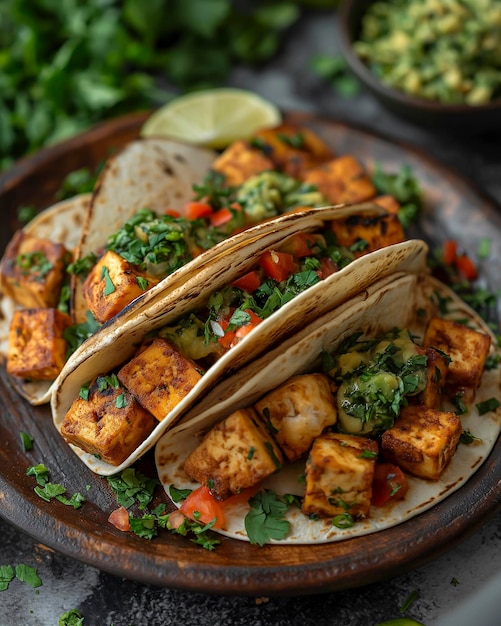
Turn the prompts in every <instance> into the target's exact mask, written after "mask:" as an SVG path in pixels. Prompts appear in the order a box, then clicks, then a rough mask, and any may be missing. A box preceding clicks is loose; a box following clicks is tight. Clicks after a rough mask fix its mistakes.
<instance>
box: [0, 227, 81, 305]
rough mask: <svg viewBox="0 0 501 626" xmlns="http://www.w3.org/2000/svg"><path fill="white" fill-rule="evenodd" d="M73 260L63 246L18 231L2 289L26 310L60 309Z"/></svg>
mask: <svg viewBox="0 0 501 626" xmlns="http://www.w3.org/2000/svg"><path fill="white" fill-rule="evenodd" d="M70 260H71V254H70V252H68V250H67V249H66V248H65V247H64V246H63V245H62V244H60V243H54V242H53V241H50V240H49V239H42V238H39V237H34V236H32V235H28V234H26V233H24V231H22V230H18V231H17V232H16V233H15V234H14V236H13V238H12V239H11V241H10V243H9V244H8V246H7V248H6V250H5V254H4V256H3V258H2V263H1V266H0V276H1V284H2V288H3V290H4V292H5V293H6V294H7V295H8V296H10V297H11V298H12V299H13V300H15V301H16V302H17V303H18V304H20V305H21V306H23V307H26V308H33V309H34V308H42V307H47V308H51V307H56V306H57V303H58V300H59V295H60V291H61V285H62V282H63V279H64V275H65V269H66V266H67V264H68V262H69V261H70Z"/></svg>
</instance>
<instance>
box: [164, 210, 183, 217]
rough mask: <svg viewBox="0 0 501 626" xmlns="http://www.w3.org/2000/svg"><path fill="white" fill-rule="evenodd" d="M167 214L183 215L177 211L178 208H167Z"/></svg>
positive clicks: (173, 215) (172, 215)
mask: <svg viewBox="0 0 501 626" xmlns="http://www.w3.org/2000/svg"><path fill="white" fill-rule="evenodd" d="M164 213H165V215H170V216H171V217H181V213H180V212H179V211H176V209H165V211H164Z"/></svg>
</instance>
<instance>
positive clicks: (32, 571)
mask: <svg viewBox="0 0 501 626" xmlns="http://www.w3.org/2000/svg"><path fill="white" fill-rule="evenodd" d="M16 578H17V579H18V580H20V581H21V582H23V583H27V584H28V585H30V587H33V588H34V589H36V588H37V587H40V586H41V585H42V581H41V580H40V578H39V577H38V574H37V570H36V568H35V567H31V566H30V565H24V564H20V565H16Z"/></svg>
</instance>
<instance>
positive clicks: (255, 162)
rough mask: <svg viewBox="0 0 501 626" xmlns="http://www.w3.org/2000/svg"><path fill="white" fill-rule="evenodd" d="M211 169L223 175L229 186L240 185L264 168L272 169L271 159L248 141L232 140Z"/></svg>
mask: <svg viewBox="0 0 501 626" xmlns="http://www.w3.org/2000/svg"><path fill="white" fill-rule="evenodd" d="M212 169H213V170H215V171H216V172H220V173H221V174H224V176H225V182H226V184H227V185H230V186H240V185H242V184H243V183H244V182H245V181H246V180H247V179H248V178H251V177H252V176H256V174H260V173H261V172H265V171H266V170H272V169H274V165H273V161H271V159H269V158H268V157H267V156H266V155H265V154H263V153H262V152H261V150H259V149H258V148H254V147H253V146H252V145H251V144H250V143H249V142H248V141H244V140H238V141H234V142H233V143H232V144H231V145H230V146H228V148H226V150H225V151H224V152H223V153H222V154H221V155H220V156H219V157H218V158H217V159H216V160H215V161H214V163H213V164H212Z"/></svg>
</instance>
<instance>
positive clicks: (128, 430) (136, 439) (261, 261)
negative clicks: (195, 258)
mask: <svg viewBox="0 0 501 626" xmlns="http://www.w3.org/2000/svg"><path fill="white" fill-rule="evenodd" d="M374 209H376V210H377V209H378V207H375V206H374V205H372V204H366V205H354V206H348V207H333V208H321V209H309V210H307V211H306V212H304V213H301V212H297V213H292V214H289V215H284V216H281V217H279V218H276V220H275V221H273V222H269V224H273V223H274V224H275V225H280V227H279V228H277V227H274V228H272V229H270V230H269V232H267V233H266V234H261V236H260V237H257V238H255V239H253V240H252V241H249V239H246V240H245V245H243V246H242V247H241V249H239V250H234V251H233V253H232V256H231V263H229V262H228V257H227V255H220V256H218V257H217V258H216V259H213V261H212V263H211V264H210V265H208V266H207V267H206V268H205V269H204V270H203V271H201V272H199V274H198V275H197V276H196V277H195V278H193V279H192V280H188V281H187V282H185V283H184V284H183V285H182V286H180V287H179V288H177V289H174V290H173V291H171V292H169V293H168V294H166V296H165V297H164V298H158V299H157V300H154V301H153V302H152V303H151V304H150V306H149V307H147V308H146V307H145V308H144V310H143V311H142V312H140V313H139V314H136V315H135V316H134V317H133V318H131V319H129V320H126V321H125V322H124V323H122V324H121V325H120V326H117V327H116V328H114V331H113V332H108V333H100V334H99V335H96V336H95V337H94V338H93V339H92V338H91V339H90V340H88V341H87V343H86V344H85V345H83V346H82V347H81V349H79V350H78V351H77V352H76V353H75V354H74V355H73V357H72V359H71V360H70V361H69V362H68V363H67V364H66V366H65V368H64V369H63V371H62V373H61V375H60V376H59V377H58V380H57V381H56V385H55V389H54V393H53V397H52V405H51V406H52V412H53V417H54V423H55V425H56V427H57V428H58V430H59V431H60V432H61V434H62V435H63V437H64V438H65V439H66V441H68V443H70V444H71V445H72V447H73V449H74V450H75V452H76V453H77V454H78V455H79V456H80V458H82V460H83V461H84V462H85V463H86V464H87V465H88V466H89V467H90V468H91V469H93V470H94V471H96V472H97V473H100V474H112V473H116V472H118V471H120V470H121V469H122V468H124V467H127V466H128V465H130V464H131V463H133V462H134V461H135V460H136V459H137V458H139V456H141V455H142V454H144V453H145V452H146V451H147V450H148V449H149V448H151V447H152V446H153V445H154V443H155V441H156V440H157V439H158V438H159V436H160V435H161V434H162V433H163V432H164V431H165V430H166V429H167V428H169V427H170V426H171V425H172V424H173V423H174V422H175V421H176V420H177V419H178V418H179V416H180V415H181V414H182V413H183V412H184V411H186V410H187V409H188V408H189V407H190V406H191V405H192V404H193V403H194V402H195V401H196V400H198V399H200V398H201V396H202V394H204V393H206V392H207V391H209V390H210V389H211V388H212V387H213V386H214V384H215V383H216V382H217V381H218V380H221V379H222V378H223V376H226V375H228V374H229V373H230V372H231V371H235V370H237V369H238V368H239V367H241V366H242V365H244V364H245V363H247V362H249V361H251V360H252V359H254V358H256V357H257V356H258V355H259V354H261V353H262V352H264V351H265V350H268V349H270V347H271V346H272V345H273V344H274V343H276V342H278V341H281V340H282V339H283V338H284V337H286V336H288V335H289V334H290V333H293V332H295V331H296V330H297V329H298V328H300V327H301V326H303V325H305V324H307V323H309V322H310V321H311V320H312V319H314V318H315V317H317V316H318V315H321V314H323V313H324V312H326V311H327V310H329V309H330V308H332V307H333V306H336V305H337V304H339V303H342V302H344V301H345V300H346V299H349V298H351V297H352V296H353V295H355V294H356V293H358V292H359V291H360V290H363V289H365V287H366V286H367V285H369V284H370V283H372V282H373V281H374V280H377V279H379V278H380V277H381V276H386V275H389V274H392V273H394V272H396V271H399V270H402V271H404V270H405V271H410V272H412V271H423V269H424V267H425V265H426V254H427V246H426V244H425V243H424V242H422V241H418V240H411V241H407V242H402V243H398V244H393V245H388V246H386V247H383V248H379V249H377V250H375V251H374V252H369V253H367V254H365V255H363V256H362V257H361V258H354V257H351V258H350V259H348V263H347V264H344V266H341V265H340V267H339V268H336V269H337V271H335V272H334V273H331V272H330V271H326V272H325V273H324V268H325V267H326V266H327V265H330V264H332V263H333V261H332V258H333V257H332V256H329V255H336V254H337V253H338V252H339V247H334V248H330V247H329V246H327V245H326V244H325V239H324V238H325V237H326V233H329V232H330V233H331V234H332V230H331V228H333V226H332V224H336V223H337V222H338V221H339V222H341V223H343V222H344V220H346V219H350V218H351V219H353V218H354V217H355V216H358V219H359V220H360V219H361V220H363V221H367V220H369V221H373V220H374V219H375V218H374V216H373V211H374ZM364 214H365V215H366V217H365V218H363V215H364ZM371 215H372V217H370V216H371ZM249 232H252V231H249ZM308 238H310V241H313V242H314V244H315V245H312V248H311V249H309V251H308V253H307V254H306V255H305V256H302V255H304V254H305V252H304V251H303V252H301V253H300V254H299V256H298V257H296V258H295V257H294V255H293V254H291V253H290V252H286V251H285V250H288V249H291V248H289V246H292V247H294V246H297V245H299V244H301V245H304V243H305V239H306V240H308ZM319 243H321V245H318V244H319ZM315 248H318V250H315ZM315 254H317V255H318V257H317V258H315ZM326 255H327V256H326ZM283 258H286V259H292V260H293V263H294V267H293V268H289V270H288V271H289V274H291V276H290V277H289V276H288V277H284V276H283V275H281V274H273V272H276V271H277V266H278V267H279V268H280V270H281V269H282V259H283ZM294 259H295V260H294ZM322 259H324V261H322ZM274 260H276V261H277V263H276V264H274ZM346 261H347V259H344V260H343V263H345V262H346ZM270 266H271V270H270ZM265 268H266V269H265ZM315 268H317V269H315ZM259 271H261V280H262V278H263V275H264V274H265V272H270V271H271V274H270V273H268V274H267V275H266V280H263V283H262V289H261V296H263V295H264V294H266V302H264V301H263V300H262V299H261V300H259V297H258V295H257V292H255V291H254V292H253V289H252V288H251V287H249V286H248V282H247V281H249V277H251V278H252V276H253V275H254V274H256V273H258V272H259ZM298 276H299V278H298ZM242 280H243V281H244V284H242ZM239 285H240V286H239ZM235 299H237V300H238V302H239V303H240V304H238V305H235ZM252 300H254V301H257V300H259V307H260V312H261V316H260V319H259V320H258V321H257V320H256V315H257V314H256V309H255V308H254V309H253V306H252V304H251V301H252ZM277 301H278V305H277V304H276V303H277ZM271 302H275V304H274V305H273V306H272V305H271V304H270V303H271ZM265 310H266V311H265ZM263 311H265V312H263ZM204 316H205V317H204ZM249 331H251V332H249ZM159 377H160V379H159ZM82 395H83V396H85V397H84V398H82V397H81V396H82ZM89 398H90V401H89ZM118 398H120V399H118ZM125 401H126V404H127V407H128V410H127V411H121V412H120V411H119V412H118V413H119V415H117V414H116V411H115V409H116V408H117V405H116V403H117V402H118V403H119V404H122V405H125ZM103 403H104V404H105V405H107V406H108V409H109V408H110V403H111V409H113V411H110V415H109V416H108V418H109V419H107V418H106V416H105V419H103V420H101V417H102V416H103V415H104V414H105V410H104V408H103ZM122 408H124V406H122ZM108 409H107V410H108ZM112 414H113V415H112ZM135 414H137V420H138V428H137V431H135V429H134V428H132V427H131V426H130V425H129V424H130V422H131V420H134V419H136V417H135ZM152 415H155V418H153V417H152ZM110 433H112V434H110ZM108 437H109V438H108Z"/></svg>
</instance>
